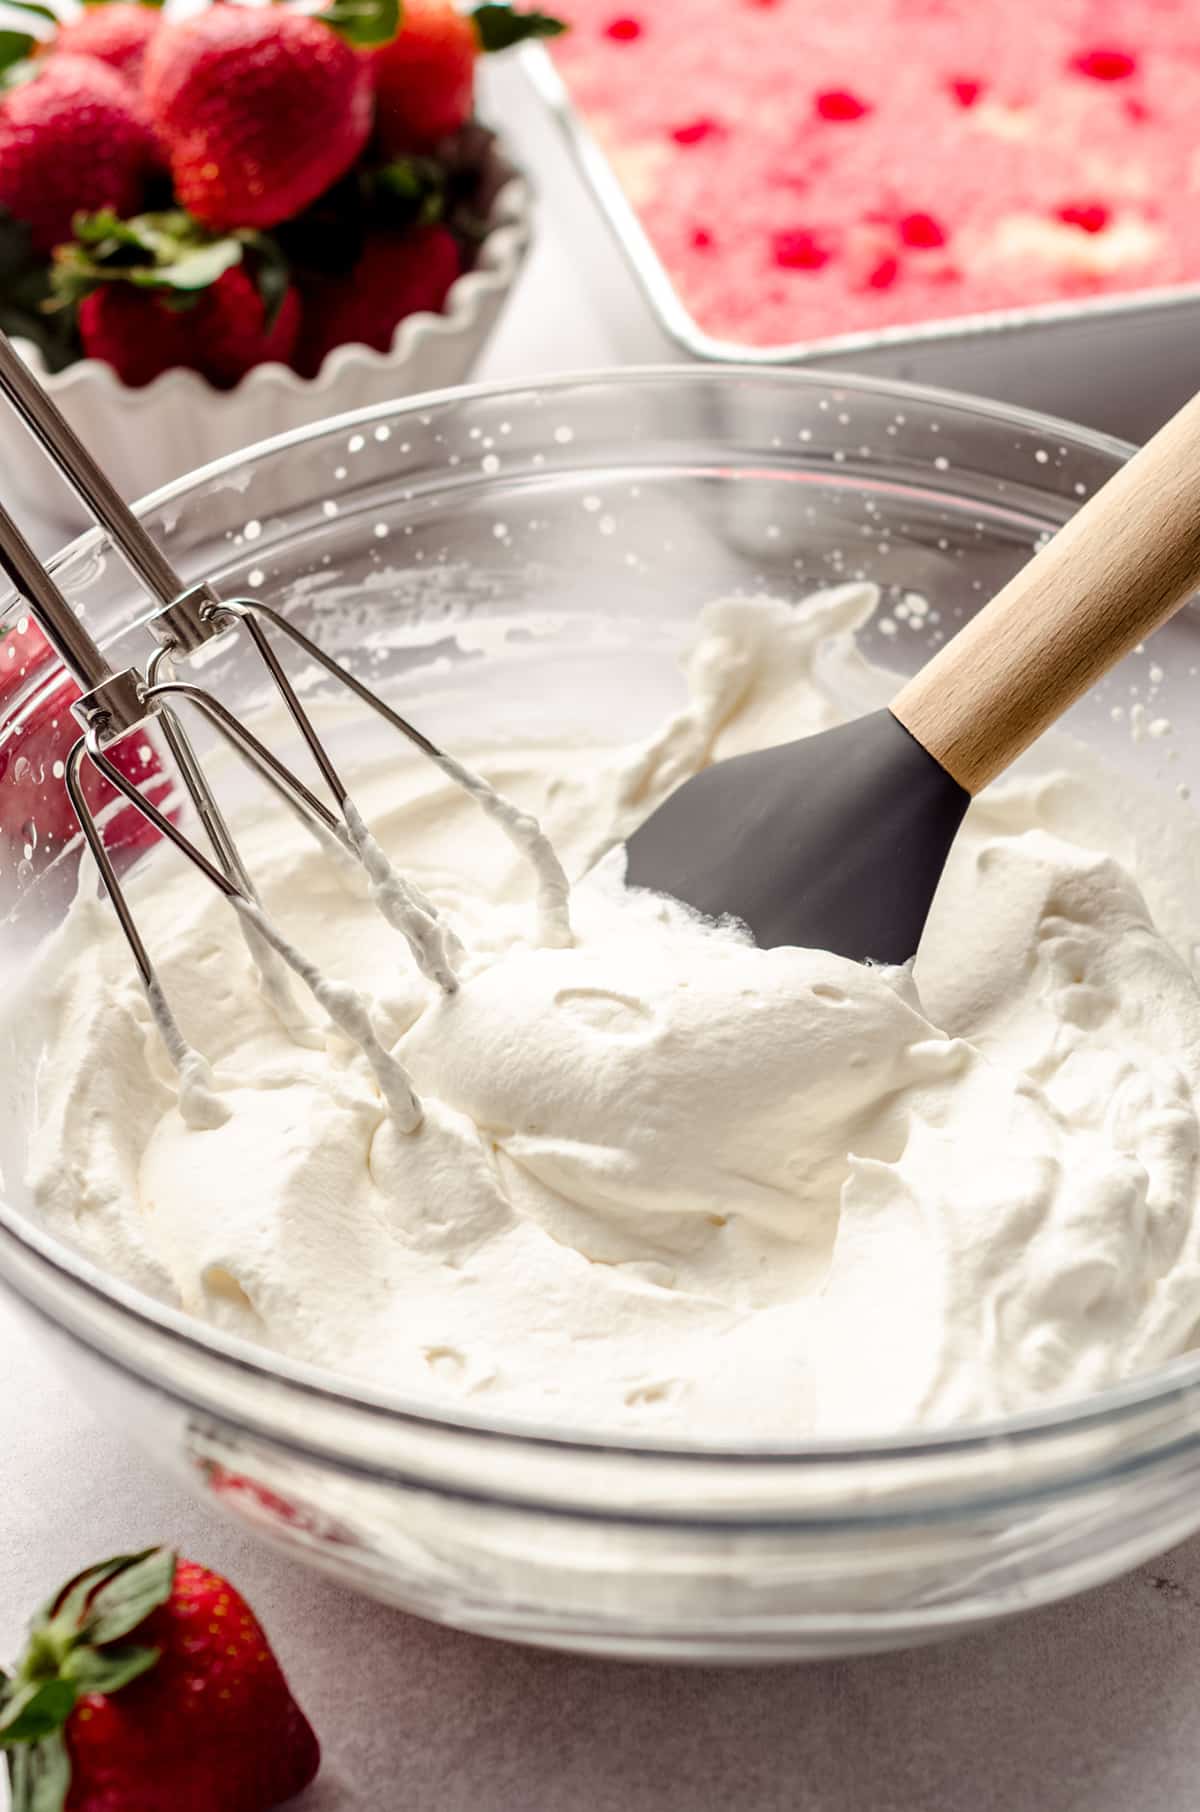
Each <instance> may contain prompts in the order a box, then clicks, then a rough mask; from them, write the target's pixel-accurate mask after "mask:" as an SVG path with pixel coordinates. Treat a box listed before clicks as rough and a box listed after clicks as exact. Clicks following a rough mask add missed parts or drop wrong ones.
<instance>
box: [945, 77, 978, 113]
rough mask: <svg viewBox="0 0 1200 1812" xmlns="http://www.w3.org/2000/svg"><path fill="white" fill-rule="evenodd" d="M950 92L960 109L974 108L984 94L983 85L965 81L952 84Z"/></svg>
mask: <svg viewBox="0 0 1200 1812" xmlns="http://www.w3.org/2000/svg"><path fill="white" fill-rule="evenodd" d="M950 92H951V94H952V95H953V96H954V98H955V100H956V101H957V102H958V104H959V106H960V107H973V106H974V105H975V103H976V101H977V100H978V99H979V97H980V95H981V94H982V93H983V83H982V82H971V81H967V80H965V79H963V80H960V81H957V82H951V84H950Z"/></svg>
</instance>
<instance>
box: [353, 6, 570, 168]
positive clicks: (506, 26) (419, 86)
mask: <svg viewBox="0 0 1200 1812" xmlns="http://www.w3.org/2000/svg"><path fill="white" fill-rule="evenodd" d="M565 30H566V27H565V26H564V25H563V23H562V21H561V20H560V19H555V18H552V17H551V16H550V14H549V13H540V12H535V11H527V12H522V11H521V10H520V9H519V8H517V7H515V6H509V5H498V4H494V3H493V0H484V3H483V4H482V5H478V6H476V7H475V9H474V10H473V11H472V12H471V13H469V14H463V13H460V12H459V11H458V9H457V7H456V5H455V3H454V0H404V7H403V11H402V14H401V25H400V31H399V33H398V35H397V36H396V37H394V38H393V39H392V40H391V42H390V43H387V44H383V45H381V46H380V47H379V48H378V49H377V50H375V51H374V52H373V53H372V57H371V61H372V63H373V64H374V67H375V118H376V126H377V130H378V135H379V142H380V144H381V146H382V147H383V151H384V154H385V155H386V156H387V157H402V156H403V155H404V154H405V153H406V152H409V151H427V150H429V148H430V147H431V146H433V145H436V144H437V142H438V140H439V139H442V138H448V137H449V136H450V134H451V133H453V132H457V131H459V130H460V128H461V127H463V126H465V125H466V123H467V121H468V120H469V119H470V117H471V108H472V106H473V104H474V100H475V59H476V57H478V55H479V54H480V52H481V51H492V50H508V49H509V48H510V46H512V45H513V44H520V43H522V42H523V41H524V40H525V39H526V38H554V37H557V36H558V34H559V32H562V31H565Z"/></svg>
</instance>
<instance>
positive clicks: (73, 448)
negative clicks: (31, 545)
mask: <svg viewBox="0 0 1200 1812" xmlns="http://www.w3.org/2000/svg"><path fill="white" fill-rule="evenodd" d="M0 390H2V391H3V393H4V395H5V396H6V397H7V398H8V400H9V402H10V403H11V404H12V406H13V408H14V409H15V410H16V411H17V414H18V415H19V416H20V417H21V420H22V421H23V422H24V423H25V426H26V427H27V428H28V429H29V430H30V432H31V433H32V434H33V435H34V436H35V437H36V438H37V439H38V440H39V441H40V442H41V444H42V446H43V447H44V448H45V450H46V452H47V453H48V454H49V455H50V458H51V459H52V460H53V462H54V464H55V466H56V467H57V468H58V471H59V473H60V474H61V475H62V477H64V478H65V479H66V480H67V482H68V483H69V484H71V485H72V486H73V487H74V488H75V490H76V491H77V492H78V494H79V496H80V497H81V499H82V500H83V502H84V503H85V504H86V505H87V508H88V512H89V514H90V515H91V516H92V517H93V518H94V519H95V520H96V521H97V522H98V523H100V525H101V527H102V528H103V529H104V530H105V532H106V534H107V535H108V537H109V539H110V540H111V541H112V543H113V545H114V546H115V547H116V548H117V549H118V550H119V552H120V554H121V556H122V558H123V559H125V560H126V561H127V562H128V563H129V565H130V566H131V567H132V568H133V571H134V572H135V573H136V574H137V577H138V578H139V579H140V580H141V582H142V584H143V585H144V586H145V587H146V589H147V591H148V592H150V594H151V596H152V597H155V598H157V599H158V601H159V603H160V604H171V603H173V602H174V601H175V599H176V598H178V597H179V596H180V595H181V594H182V593H183V592H184V591H185V590H186V589H187V588H186V586H185V585H184V582H183V580H182V579H181V578H180V576H179V574H178V573H177V572H176V571H175V568H174V567H173V566H172V565H171V562H170V561H169V560H168V559H167V557H166V555H165V554H164V553H163V552H162V550H161V549H160V548H159V547H158V545H157V543H156V542H155V541H154V540H152V538H151V537H150V535H149V534H147V532H146V530H145V529H144V528H143V527H142V525H141V523H140V522H139V521H138V519H137V517H136V516H135V515H134V514H133V512H132V510H130V508H129V506H128V505H127V504H126V503H125V501H124V500H123V498H122V497H121V496H120V494H119V493H118V491H117V490H116V488H115V486H114V485H113V484H112V482H111V481H110V480H109V479H108V478H106V477H105V475H104V473H103V472H102V471H101V470H100V467H99V466H98V465H97V464H96V461H95V460H94V459H93V458H92V455H91V454H90V453H89V452H88V450H87V448H86V447H85V446H84V444H83V442H82V441H81V440H80V439H79V436H78V435H77V434H76V433H75V431H74V429H73V428H71V427H70V426H69V424H68V423H67V422H66V421H65V420H64V419H63V417H62V416H61V415H60V413H59V411H58V409H57V408H56V407H55V405H54V404H53V403H52V402H51V400H50V398H49V397H48V396H47V394H46V392H45V391H44V390H43V389H42V386H41V385H40V384H39V382H38V380H37V378H36V377H34V375H33V373H32V372H31V371H30V369H29V367H28V366H27V365H26V363H25V361H24V359H22V357H21V355H20V353H19V352H18V351H17V349H16V347H15V346H14V345H13V343H12V341H11V340H10V339H9V337H8V335H7V334H5V333H2V332H0ZM59 652H60V653H62V652H63V651H62V650H61V649H60V650H59ZM63 658H64V660H65V659H66V656H65V654H64V655H63ZM68 665H70V663H68ZM72 671H74V669H72ZM76 678H77V679H79V680H80V683H81V684H82V685H83V689H84V691H85V692H86V691H90V690H91V689H92V687H93V685H94V684H95V683H96V682H95V681H94V680H93V679H90V678H88V679H86V680H84V679H83V677H82V676H81V674H79V673H76Z"/></svg>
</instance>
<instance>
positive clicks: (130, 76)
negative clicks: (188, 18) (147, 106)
mask: <svg viewBox="0 0 1200 1812" xmlns="http://www.w3.org/2000/svg"><path fill="white" fill-rule="evenodd" d="M161 17H162V15H161V13H159V12H158V11H157V10H156V8H154V7H152V6H142V5H139V4H137V0H111V4H110V5H107V6H105V5H102V4H98V3H93V4H92V5H89V6H87V7H85V9H84V11H83V12H82V13H81V14H80V16H79V17H78V18H77V19H71V20H69V21H68V22H67V24H65V25H62V26H60V27H59V29H58V33H57V35H56V36H55V38H54V40H53V42H52V43H51V46H50V49H51V51H52V52H53V54H54V55H55V56H60V55H62V54H63V53H64V52H65V53H66V54H68V55H70V56H77V57H95V58H96V59H97V60H98V61H99V62H101V63H107V64H108V66H109V68H110V69H115V70H116V71H117V74H118V75H123V76H124V77H125V80H126V81H127V82H132V83H133V84H134V85H135V86H136V85H137V84H138V83H140V81H141V79H142V63H143V61H144V59H145V55H146V51H147V48H148V47H149V44H150V40H151V38H152V37H153V36H154V34H155V32H156V31H157V30H158V27H159V22H160V20H161Z"/></svg>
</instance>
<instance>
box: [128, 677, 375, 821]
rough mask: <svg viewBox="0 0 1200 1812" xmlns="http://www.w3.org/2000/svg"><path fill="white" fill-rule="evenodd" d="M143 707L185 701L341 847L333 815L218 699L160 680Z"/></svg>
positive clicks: (196, 688)
mask: <svg viewBox="0 0 1200 1812" xmlns="http://www.w3.org/2000/svg"><path fill="white" fill-rule="evenodd" d="M145 698H146V702H147V704H152V703H154V702H155V701H156V700H159V699H164V698H185V699H187V701H188V703H189V704H192V705H195V707H196V709H197V711H201V712H203V713H204V715H205V717H207V718H208V719H209V721H210V722H211V723H212V724H213V725H214V726H215V728H216V729H218V730H219V731H220V732H221V734H222V735H223V736H224V737H225V738H226V740H227V741H228V742H230V743H232V744H233V746H234V748H236V749H238V750H239V751H240V752H241V753H242V754H243V755H245V756H246V758H247V759H248V760H250V761H252V762H253V763H254V765H255V766H256V767H257V768H258V769H259V771H260V772H261V773H262V775H263V778H264V779H265V780H268V781H270V783H271V785H272V786H274V787H275V789H276V790H277V791H278V792H281V793H282V794H283V795H284V797H285V798H286V799H288V800H289V801H294V802H295V803H297V804H299V805H300V806H302V807H303V809H304V811H305V812H306V813H308V815H309V816H311V817H313V818H315V819H316V820H317V822H318V823H319V824H320V825H321V827H322V828H323V829H324V830H325V831H327V832H329V833H330V834H331V835H332V836H333V837H334V838H335V839H336V840H337V842H338V843H339V844H344V842H345V839H346V836H347V833H346V831H345V830H344V828H343V826H342V825H341V824H340V822H339V820H338V819H337V818H335V817H334V815H333V813H332V812H331V811H330V810H329V808H328V806H325V805H323V804H322V803H321V801H320V800H319V799H318V798H317V796H316V794H315V793H313V792H311V791H310V789H309V788H308V787H306V786H305V784H304V782H303V781H302V780H301V779H300V778H299V776H298V775H296V774H293V773H292V770H291V769H290V768H289V767H288V766H287V764H286V763H285V762H282V761H280V759H279V757H278V756H277V755H274V754H272V752H271V750H270V749H268V747H267V745H266V744H265V743H263V742H260V741H259V739H258V737H257V736H255V734H254V732H253V731H252V730H248V729H247V728H246V726H245V724H244V723H243V722H242V720H241V718H240V717H238V716H236V715H235V713H234V712H232V711H230V710H229V709H228V708H227V706H225V705H223V704H222V703H221V701H220V699H219V698H214V697H213V695H212V693H211V692H206V691H205V690H204V688H203V687H202V686H192V685H189V684H188V683H187V681H186V680H160V681H159V683H158V684H157V685H156V686H148V687H147V688H146V692H145Z"/></svg>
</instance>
